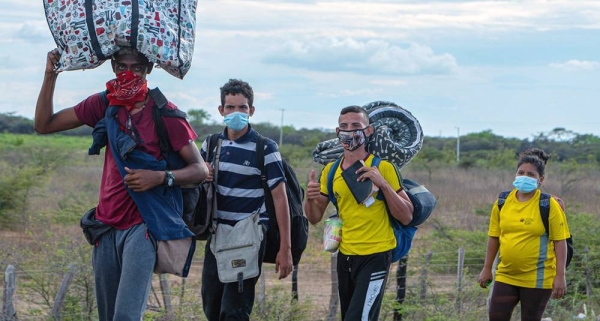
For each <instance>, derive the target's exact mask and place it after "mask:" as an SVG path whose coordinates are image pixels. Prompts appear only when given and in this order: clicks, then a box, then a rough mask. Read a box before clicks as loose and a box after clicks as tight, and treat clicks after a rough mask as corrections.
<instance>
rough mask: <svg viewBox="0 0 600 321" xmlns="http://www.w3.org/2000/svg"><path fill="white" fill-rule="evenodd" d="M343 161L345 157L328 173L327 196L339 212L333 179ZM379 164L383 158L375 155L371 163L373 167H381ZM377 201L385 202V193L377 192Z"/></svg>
mask: <svg viewBox="0 0 600 321" xmlns="http://www.w3.org/2000/svg"><path fill="white" fill-rule="evenodd" d="M342 159H343V157H340V158H338V159H336V160H335V163H333V165H331V168H330V169H329V172H327V196H329V201H330V202H331V203H332V204H333V205H334V206H335V209H336V210H337V200H336V199H335V196H334V195H333V178H334V177H335V171H336V170H337V169H338V167H340V164H341V162H342ZM379 163H381V158H379V157H378V156H375V155H373V160H372V161H371V166H379ZM377 199H379V200H383V201H385V199H384V198H383V193H381V191H379V192H377ZM386 208H387V203H386Z"/></svg>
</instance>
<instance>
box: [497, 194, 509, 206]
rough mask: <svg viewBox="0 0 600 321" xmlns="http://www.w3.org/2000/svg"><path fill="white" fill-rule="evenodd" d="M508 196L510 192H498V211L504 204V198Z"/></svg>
mask: <svg viewBox="0 0 600 321" xmlns="http://www.w3.org/2000/svg"><path fill="white" fill-rule="evenodd" d="M509 194H510V191H503V192H500V194H499V195H498V211H501V210H502V206H504V203H505V202H506V198H507V197H508V195H509Z"/></svg>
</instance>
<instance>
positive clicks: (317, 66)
mask: <svg viewBox="0 0 600 321" xmlns="http://www.w3.org/2000/svg"><path fill="white" fill-rule="evenodd" d="M264 61H265V62H266V63H277V64H284V65H288V66H292V67H296V68H303V69H308V70H320V71H333V72H343V71H347V72H355V73H359V74H393V75H414V74H449V73H453V72H454V71H456V69H457V68H458V66H457V63H456V60H455V59H454V57H453V56H452V55H450V54H448V53H444V54H436V53H434V51H433V49H431V48H430V47H427V46H424V45H420V44H417V43H411V44H409V45H408V46H407V47H406V48H404V47H400V46H398V45H394V44H391V43H389V42H386V41H382V40H365V41H361V40H355V39H353V38H343V39H339V38H333V37H327V38H318V39H304V40H290V41H288V42H286V43H284V44H283V46H282V47H280V48H278V49H276V50H274V51H272V52H271V53H270V54H269V55H268V56H267V58H265V60H264Z"/></svg>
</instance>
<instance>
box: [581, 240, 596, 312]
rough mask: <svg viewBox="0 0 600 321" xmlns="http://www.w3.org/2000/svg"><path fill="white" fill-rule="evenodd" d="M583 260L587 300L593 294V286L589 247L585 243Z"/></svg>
mask: <svg viewBox="0 0 600 321" xmlns="http://www.w3.org/2000/svg"><path fill="white" fill-rule="evenodd" d="M583 255H584V260H585V294H586V297H587V298H588V300H589V299H590V298H592V296H593V295H594V287H593V285H592V278H591V276H592V269H591V268H590V248H589V247H588V246H587V245H586V246H585V249H584V250H583Z"/></svg>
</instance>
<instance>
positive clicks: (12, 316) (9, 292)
mask: <svg viewBox="0 0 600 321" xmlns="http://www.w3.org/2000/svg"><path fill="white" fill-rule="evenodd" d="M16 288H17V283H16V276H15V267H14V266H12V265H10V264H9V265H8V266H7V267H6V271H5V272H4V296H3V300H2V315H0V316H1V317H2V320H5V321H13V320H17V311H15V306H14V304H13V296H14V294H15V290H16Z"/></svg>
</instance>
